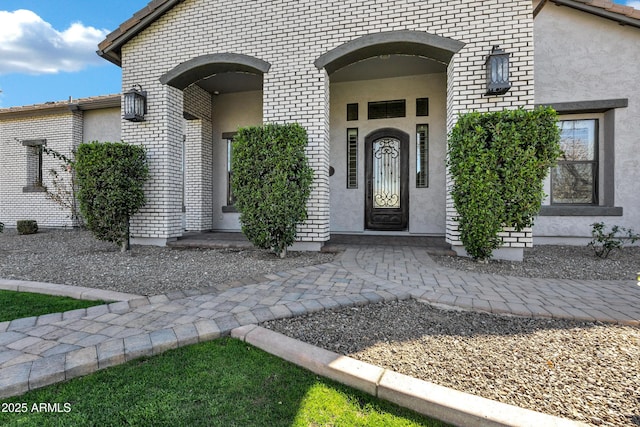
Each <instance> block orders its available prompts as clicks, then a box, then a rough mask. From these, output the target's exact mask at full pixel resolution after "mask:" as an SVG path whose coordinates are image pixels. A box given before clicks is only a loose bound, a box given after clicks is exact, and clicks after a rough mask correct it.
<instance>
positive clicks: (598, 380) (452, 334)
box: [263, 300, 640, 426]
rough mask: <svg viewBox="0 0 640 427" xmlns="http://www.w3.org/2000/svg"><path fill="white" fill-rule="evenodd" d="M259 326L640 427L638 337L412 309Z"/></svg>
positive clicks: (392, 306) (604, 328)
mask: <svg viewBox="0 0 640 427" xmlns="http://www.w3.org/2000/svg"><path fill="white" fill-rule="evenodd" d="M263 326H265V327H267V328H269V329H273V330H275V331H278V332H281V333H283V334H285V335H287V336H290V337H293V338H296V339H299V340H301V341H304V342H307V343H310V344H313V345H316V346H319V347H322V348H325V349H327V350H330V351H334V352H336V353H340V354H343V355H347V356H350V357H353V358H355V359H359V360H362V361H365V362H368V363H372V364H374V365H377V366H381V367H384V368H388V369H391V370H394V371H396V372H400V373H403V374H406V375H409V376H412V377H415V378H420V379H423V380H425V381H430V382H433V383H436V384H440V385H443V386H445V387H450V388H454V389H456V390H460V391H464V392H467V393H471V394H475V395H478V396H482V397H486V398H488V399H492V400H497V401H500V402H504V403H508V404H512V405H516V406H520V407H522V408H528V409H532V410H535V411H539V412H544V413H547V414H551V415H556V416H560V417H564V418H569V419H573V420H577V421H582V422H585V423H587V424H591V425H596V426H637V425H640V377H639V375H640V330H639V329H638V328H633V327H627V326H617V325H604V324H599V323H587V322H573V321H563V320H552V319H528V318H519V317H507V316H495V315H489V314H481V313H473V312H465V311H455V310H442V309H438V308H435V307H432V306H430V305H427V304H425V303H421V302H418V301H415V300H408V301H401V302H391V303H381V304H376V305H370V306H365V307H352V308H346V309H341V310H337V311H332V312H320V313H315V314H312V315H307V316H303V317H298V318H291V319H283V320H278V321H271V322H267V323H265V324H263Z"/></svg>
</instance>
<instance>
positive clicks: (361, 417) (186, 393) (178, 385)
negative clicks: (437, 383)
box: [0, 338, 444, 427]
mask: <svg viewBox="0 0 640 427" xmlns="http://www.w3.org/2000/svg"><path fill="white" fill-rule="evenodd" d="M10 403H18V404H23V405H24V406H26V409H27V413H21V414H15V413H13V414H9V413H2V412H0V425H3V426H123V425H135V426H189V427H191V426H225V427H229V426H269V427H271V426H341V427H342V426H384V427H386V426H443V425H444V424H442V423H440V422H438V421H433V420H430V419H427V418H424V417H422V416H420V415H417V414H415V413H413V412H411V411H409V410H406V409H403V408H400V407H397V406H395V405H393V404H391V403H388V402H384V401H381V400H378V399H376V398H374V397H372V396H369V395H368V394H365V393H361V392H359V391H357V390H353V389H351V388H349V387H346V386H342V385H340V384H337V383H334V382H332V381H330V380H327V379H325V378H322V377H318V376H316V375H315V374H313V373H311V372H309V371H306V370H304V369H302V368H300V367H298V366H295V365H293V364H291V363H289V362H286V361H284V360H282V359H279V358H277V357H275V356H272V355H270V354H268V353H265V352H263V351H262V350H259V349H257V348H255V347H252V346H250V345H248V344H246V343H243V342H241V341H239V340H236V339H231V338H221V339H218V340H215V341H211V342H207V343H202V344H197V345H193V346H187V347H182V348H179V349H176V350H171V351H168V352H166V353H163V354H162V355H160V356H155V357H152V358H146V359H139V360H134V361H132V362H129V363H127V364H125V365H121V366H116V367H113V368H109V369H107V370H104V371H99V372H96V373H95V374H92V375H89V376H86V377H82V378H76V379H73V380H71V381H68V382H66V383H61V384H55V385H53V386H49V387H46V388H44V389H41V390H35V391H32V392H29V393H27V394H25V395H23V396H18V397H15V398H11V399H5V400H3V401H2V402H1V404H2V408H3V410H5V409H10V408H15V406H11V405H10ZM34 403H35V404H40V403H49V404H59V405H58V406H59V408H60V410H61V411H62V412H60V413H38V412H35V411H33V412H32V409H33V404H34ZM25 404H26V405H25ZM65 404H68V405H67V406H65ZM50 407H51V408H54V406H53V405H50ZM36 408H39V406H37V405H36ZM65 410H68V412H64V411H65Z"/></svg>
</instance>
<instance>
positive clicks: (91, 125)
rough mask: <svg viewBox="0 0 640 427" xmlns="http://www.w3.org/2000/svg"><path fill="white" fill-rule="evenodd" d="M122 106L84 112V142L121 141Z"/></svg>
mask: <svg viewBox="0 0 640 427" xmlns="http://www.w3.org/2000/svg"><path fill="white" fill-rule="evenodd" d="M120 120H121V114H120V108H105V109H100V110H88V111H84V112H83V131H82V132H83V135H82V142H91V141H99V142H120V141H121V139H122V138H121V134H122V133H121V131H120Z"/></svg>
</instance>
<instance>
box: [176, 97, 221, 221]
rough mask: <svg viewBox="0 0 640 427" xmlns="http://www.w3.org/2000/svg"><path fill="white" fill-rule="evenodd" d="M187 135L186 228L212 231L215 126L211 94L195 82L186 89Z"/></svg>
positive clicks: (185, 179) (183, 192) (185, 160)
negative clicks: (213, 126)
mask: <svg viewBox="0 0 640 427" xmlns="http://www.w3.org/2000/svg"><path fill="white" fill-rule="evenodd" d="M184 110H185V113H186V116H187V117H188V118H189V119H188V120H187V119H186V118H185V120H186V123H185V129H184V132H185V136H184V146H183V156H184V159H183V165H182V166H183V168H184V172H183V176H182V178H183V179H184V181H185V182H184V184H183V186H182V189H181V193H182V195H183V227H184V229H186V230H190V231H203V230H210V229H211V227H212V217H211V211H212V209H213V196H212V193H211V191H212V190H211V187H212V185H213V174H212V165H213V141H212V138H213V129H212V123H211V94H209V92H207V91H205V90H203V89H202V88H200V87H199V86H196V85H192V86H190V87H188V88H187V89H185V91H184Z"/></svg>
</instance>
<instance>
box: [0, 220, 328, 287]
mask: <svg viewBox="0 0 640 427" xmlns="http://www.w3.org/2000/svg"><path fill="white" fill-rule="evenodd" d="M334 258H335V254H327V253H314V252H289V253H288V254H287V257H286V258H284V259H280V258H279V257H277V256H275V255H274V254H272V253H271V252H269V251H266V250H260V249H171V248H167V247H157V246H133V247H132V250H131V251H130V253H122V252H120V248H119V247H117V246H116V245H114V244H113V243H106V242H100V241H97V240H96V239H95V238H93V236H92V235H91V233H89V232H88V231H84V230H59V229H50V230H43V231H40V232H38V233H36V234H30V235H19V234H18V233H17V232H16V231H15V230H6V229H5V231H4V233H2V234H0V278H3V279H15V280H18V279H23V280H33V281H38V282H49V283H57V284H61V285H75V286H86V287H89V288H98V289H108V290H113V291H118V292H127V293H132V294H138V295H159V294H165V293H168V292H171V291H175V290H192V289H203V288H215V289H217V290H224V289H227V288H228V287H229V286H230V284H231V282H234V281H238V280H241V279H245V278H249V277H258V276H262V275H265V274H268V273H275V272H278V271H286V270H291V269H294V268H298V267H305V266H308V265H314V264H322V263H326V262H331V261H332V260H333V259H334Z"/></svg>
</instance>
